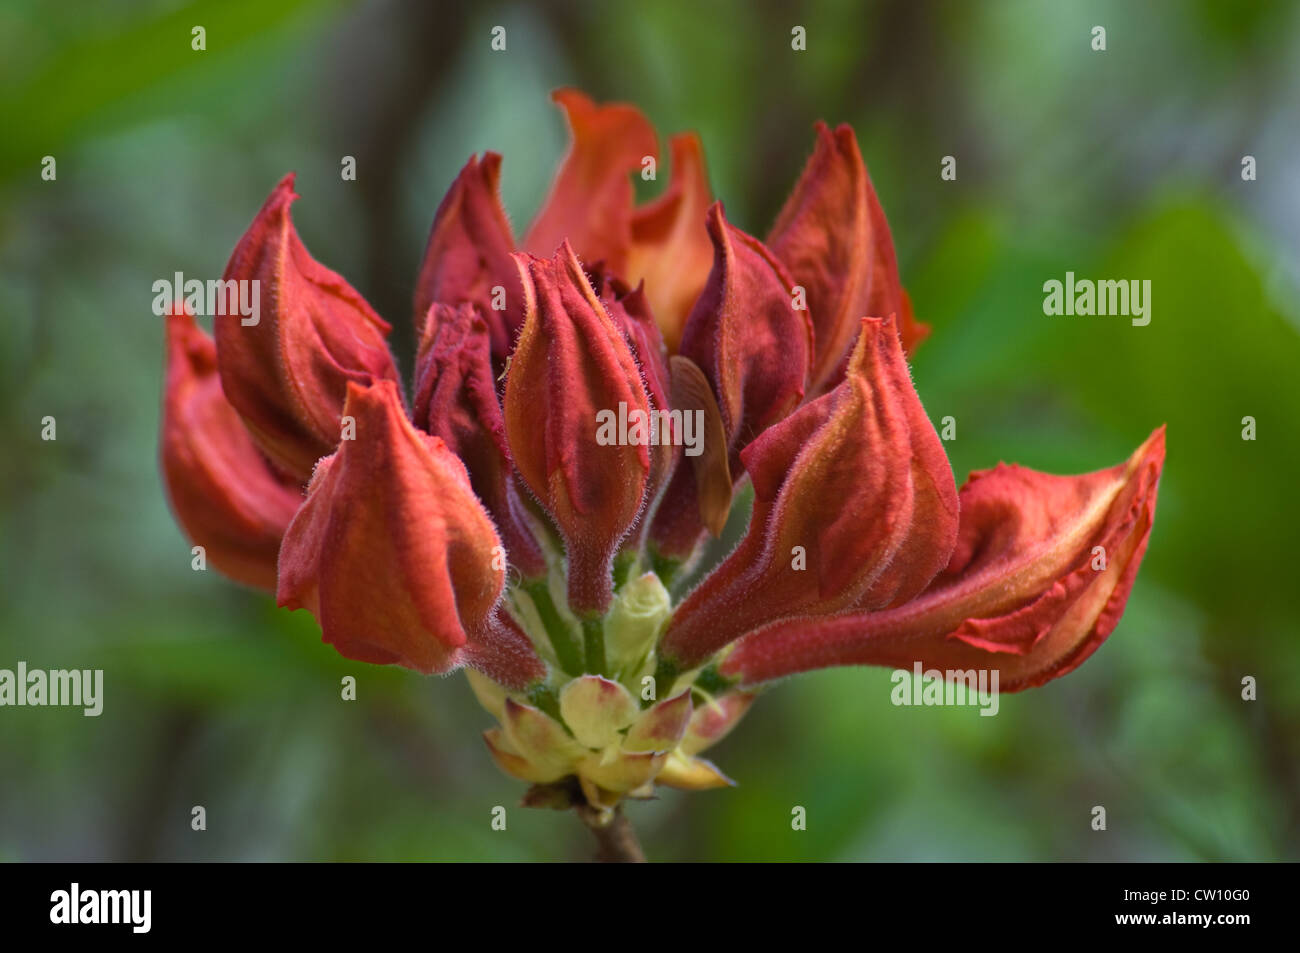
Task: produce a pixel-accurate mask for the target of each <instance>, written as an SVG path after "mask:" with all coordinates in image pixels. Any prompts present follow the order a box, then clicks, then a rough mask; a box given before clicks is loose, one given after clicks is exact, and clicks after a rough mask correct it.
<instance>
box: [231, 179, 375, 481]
mask: <svg viewBox="0 0 1300 953" xmlns="http://www.w3.org/2000/svg"><path fill="white" fill-rule="evenodd" d="M295 198H297V196H296V195H295V194H294V192H293V175H292V174H289V175H287V176H285V177H284V179H283V180H282V181H281V182H280V184H279V185H278V186H276V188H275V191H274V192H272V193H271V196H270V198H268V199H267V200H266V204H265V205H263V206H262V210H261V211H260V212H258V214H257V218H255V219H254V220H253V224H252V225H251V226H250V227H249V229H248V231H247V232H246V233H245V234H244V237H243V238H241V239H240V241H239V244H238V245H237V246H235V251H234V253H233V254H232V255H231V257H230V263H229V264H227V265H226V271H225V274H224V275H223V278H224V279H225V280H239V281H257V282H258V283H259V301H260V311H261V314H260V316H259V320H258V323H257V324H256V325H248V326H245V325H243V324H242V323H241V320H242V319H241V316H240V315H238V314H229V315H217V316H216V317H215V319H214V322H213V323H214V326H215V331H216V340H217V354H218V366H219V368H220V371H221V384H222V387H223V388H224V390H225V393H226V397H227V398H228V399H229V400H230V403H231V404H233V405H234V407H235V409H236V410H237V411H239V414H240V416H241V417H242V418H243V420H244V424H245V425H246V426H247V427H248V429H249V431H250V432H251V433H252V435H253V439H254V440H255V441H257V444H258V446H260V447H261V448H262V450H263V451H264V452H265V453H266V454H267V456H269V457H270V458H271V459H272V461H274V462H275V463H276V464H278V465H279V466H281V467H283V468H284V470H285V471H286V472H288V473H291V474H293V475H294V476H296V477H298V478H299V479H301V480H303V481H306V479H307V477H308V476H310V475H311V470H312V466H313V464H315V462H316V460H318V459H319V458H320V457H322V456H324V455H326V454H328V453H331V452H332V451H333V450H334V447H335V446H336V445H337V444H338V441H339V433H340V429H339V412H340V409H341V408H342V406H343V400H344V397H345V396H346V393H347V386H348V384H349V382H354V383H358V384H363V385H369V384H371V383H373V382H375V381H378V380H394V381H395V380H397V379H398V377H397V369H396V368H395V367H394V366H393V361H392V358H391V357H390V355H389V353H388V346H387V344H386V343H385V338H386V336H387V335H388V332H389V326H388V324H387V323H385V322H384V321H383V320H382V319H381V318H380V317H379V316H378V315H377V314H375V312H374V311H373V310H371V308H370V306H369V305H368V304H366V302H365V301H364V300H362V298H361V296H360V295H359V294H357V292H356V291H354V290H353V289H352V287H351V286H350V285H349V284H348V283H347V282H346V281H344V280H343V278H342V277H340V276H339V275H337V274H335V273H334V272H332V271H330V270H329V269H328V268H326V267H324V266H323V265H321V264H319V263H318V262H317V261H316V260H315V259H313V258H312V257H311V255H310V254H308V252H307V249H306V247H304V246H303V244H302V241H301V240H300V239H299V238H298V233H297V231H295V230H294V227H293V222H292V221H291V219H290V217H289V204H290V203H291V202H292V201H293V200H294V199H295ZM232 310H233V309H232Z"/></svg>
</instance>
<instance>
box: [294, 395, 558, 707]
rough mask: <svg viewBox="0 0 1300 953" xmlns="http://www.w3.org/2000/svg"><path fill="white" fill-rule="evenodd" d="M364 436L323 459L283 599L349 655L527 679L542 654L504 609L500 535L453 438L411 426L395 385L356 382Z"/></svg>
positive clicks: (509, 681) (300, 523)
mask: <svg viewBox="0 0 1300 953" xmlns="http://www.w3.org/2000/svg"><path fill="white" fill-rule="evenodd" d="M344 410H345V412H346V413H347V414H349V415H351V416H353V417H354V418H355V420H356V439H354V440H344V441H343V442H342V444H341V445H340V447H339V450H338V451H337V452H336V453H335V454H334V455H333V456H332V457H329V458H327V459H326V460H323V461H321V463H320V466H319V467H318V468H317V472H316V475H315V476H314V477H313V479H312V483H311V486H310V487H309V489H308V495H307V501H306V503H304V504H303V507H302V509H301V510H299V512H298V515H297V516H296V517H294V521H293V523H292V524H290V526H289V530H288V532H287V533H286V534H285V538H284V544H283V545H282V546H281V549H280V580H279V596H278V598H279V604H280V605H281V606H285V607H287V608H291V609H299V608H305V609H308V610H310V611H311V613H312V614H313V615H314V616H316V619H317V621H318V622H319V623H320V626H321V631H322V633H323V637H324V639H325V641H326V642H329V643H331V644H332V645H334V647H335V648H336V649H338V651H339V652H340V653H341V654H343V655H346V656H347V657H348V658H354V659H358V660H359V661H363V662H377V663H383V664H387V663H395V664H398V665H404V666H406V667H407V668H412V669H415V670H416V671H420V672H425V673H430V672H446V671H450V670H452V669H454V668H457V667H459V666H460V665H462V664H465V663H469V664H478V665H480V666H481V668H482V670H483V671H484V673H485V674H487V675H488V676H489V677H491V678H493V679H495V680H497V681H500V682H502V684H505V685H507V686H508V687H511V688H524V687H526V686H527V685H529V684H531V683H532V682H534V681H536V680H537V679H539V678H541V677H544V675H545V666H544V665H543V664H542V662H541V661H540V660H539V659H538V658H537V656H536V655H535V654H533V653H532V651H531V649H529V648H528V646H527V644H526V640H524V639H523V636H522V634H520V633H519V632H518V630H517V629H516V628H514V627H512V626H510V624H509V623H508V622H506V621H504V618H503V616H502V615H501V614H500V613H498V611H497V609H498V601H499V599H500V597H501V592H502V589H503V587H504V584H505V572H504V562H503V560H502V559H501V554H502V550H501V544H500V540H499V538H498V537H497V534H496V531H495V529H494V528H493V526H492V521H491V519H489V518H488V515H487V513H485V512H484V511H483V507H482V506H480V505H479V502H478V500H477V499H476V498H475V497H474V492H473V490H472V489H471V488H470V483H469V477H468V475H467V474H466V473H465V468H464V466H462V465H461V463H460V461H459V460H458V459H457V458H456V456H455V454H453V453H452V452H451V451H450V450H449V449H448V448H447V445H446V444H445V443H444V442H443V441H442V440H441V439H439V438H437V437H430V436H429V435H428V434H425V433H423V432H421V431H419V430H416V429H415V428H414V427H412V426H411V424H410V421H408V420H407V419H406V414H405V413H404V412H403V409H402V403H401V398H400V396H399V395H398V393H397V387H396V385H394V384H392V383H391V382H388V381H382V382H380V383H378V384H376V385H374V386H372V387H369V388H363V387H359V386H358V385H356V384H353V385H351V386H350V387H349V388H348V397H347V404H346V405H345V408H344Z"/></svg>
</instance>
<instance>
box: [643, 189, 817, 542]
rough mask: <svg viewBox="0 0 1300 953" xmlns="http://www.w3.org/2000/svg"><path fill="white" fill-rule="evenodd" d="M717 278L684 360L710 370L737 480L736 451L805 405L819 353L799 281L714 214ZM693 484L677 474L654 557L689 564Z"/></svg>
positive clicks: (656, 528)
mask: <svg viewBox="0 0 1300 953" xmlns="http://www.w3.org/2000/svg"><path fill="white" fill-rule="evenodd" d="M708 232H709V237H710V239H711V240H712V242H713V248H714V260H713V270H712V271H711V272H710V273H709V281H708V284H707V285H706V286H705V288H704V291H703V293H702V294H701V295H700V297H699V300H697V301H696V303H695V308H694V310H693V311H692V312H691V316H690V318H689V319H688V320H687V322H686V329H685V331H684V333H683V335H682V346H681V353H682V355H683V356H684V357H688V358H690V359H691V360H692V361H694V362H695V363H696V364H697V365H698V366H699V368H700V369H701V370H702V371H704V375H705V377H706V378H708V381H709V384H710V385H711V386H712V388H713V393H714V396H715V398H716V400H717V404H718V410H719V412H720V413H721V415H722V423H723V427H724V428H725V430H726V434H727V457H728V465H729V467H730V472H731V476H732V479H733V480H736V481H738V480H739V479H740V478H741V477H742V476H743V475H744V466H743V465H742V463H741V459H740V451H741V450H742V449H743V448H744V447H745V446H746V445H747V444H749V443H750V441H752V440H754V439H755V438H756V437H757V436H758V435H759V434H761V433H762V432H763V431H764V430H766V429H767V428H768V427H770V426H772V425H773V424H775V423H776V422H777V421H779V420H781V419H783V418H784V417H785V416H787V415H788V414H789V413H790V412H791V411H793V410H794V409H795V407H797V406H798V405H799V402H800V401H801V400H802V399H803V395H804V387H805V384H806V383H807V379H808V370H809V366H810V361H811V360H812V354H813V339H812V324H811V322H810V321H809V318H808V312H807V311H799V310H796V309H795V308H794V302H793V298H792V295H791V286H792V285H793V282H792V281H791V279H790V276H789V275H788V274H787V273H786V271H785V268H784V267H783V266H782V265H781V264H780V263H779V262H778V261H777V260H776V259H775V258H774V257H773V256H772V254H771V253H770V252H769V251H768V250H767V248H766V247H765V246H764V245H763V243H762V242H760V241H758V239H756V238H753V237H752V236H750V235H747V234H745V233H744V232H742V231H741V230H740V229H738V228H736V227H735V226H734V225H731V224H729V223H728V222H727V221H726V219H725V218H724V216H723V211H722V203H720V202H717V203H714V205H713V206H712V207H711V208H710V209H709V213H708ZM699 509H700V508H699V502H698V495H697V490H696V478H695V474H694V471H693V470H692V468H691V467H679V468H678V469H677V472H676V473H675V474H674V476H673V479H672V481H671V483H670V484H669V487H668V491H667V493H666V495H665V498H664V505H663V507H661V509H660V512H659V514H658V515H657V516H656V518H655V521H654V523H653V524H652V526H651V529H650V537H651V539H652V540H653V541H654V544H655V548H656V550H657V551H658V552H660V553H662V554H664V555H667V556H671V557H673V558H676V559H679V560H680V559H685V558H686V557H687V556H689V555H690V553H691V551H692V550H693V549H694V548H695V544H696V542H697V541H698V539H699V537H700V533H701V532H702V530H703V525H704V524H703V520H702V517H701V515H700V511H699Z"/></svg>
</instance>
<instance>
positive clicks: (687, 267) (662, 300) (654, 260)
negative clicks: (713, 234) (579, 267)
mask: <svg viewBox="0 0 1300 953" xmlns="http://www.w3.org/2000/svg"><path fill="white" fill-rule="evenodd" d="M670 146H671V148H672V158H673V167H672V179H671V180H670V181H669V183H668V189H667V191H665V192H664V194H663V195H662V196H660V197H659V198H658V199H656V200H655V201H653V202H651V203H649V204H648V205H644V206H642V207H641V208H639V209H637V210H636V212H635V213H634V215H633V217H632V250H631V252H630V254H629V255H628V265H627V268H628V277H629V280H630V281H632V282H633V283H636V282H637V281H640V280H642V279H644V280H645V284H646V294H647V295H648V297H649V299H650V303H651V305H653V308H654V314H655V317H656V318H657V319H658V321H659V327H660V329H661V330H662V331H663V336H664V342H665V343H666V344H667V345H668V350H669V351H670V352H674V353H675V352H676V351H677V348H678V346H679V345H680V343H681V338H682V329H683V328H684V327H685V325H686V319H687V317H688V316H689V315H690V313H691V309H692V308H693V307H694V305H695V301H696V299H697V298H699V296H700V292H701V291H703V290H704V285H705V283H706V282H707V281H708V279H709V270H710V269H711V268H712V267H713V243H712V242H711V241H710V240H709V233H708V231H707V229H706V228H705V215H706V214H707V212H708V210H709V205H710V204H711V202H712V193H711V192H710V191H709V176H708V173H707V172H706V171H705V167H704V147H703V145H702V144H701V143H700V137H699V136H697V135H695V133H683V134H682V135H678V136H674V137H673V138H672V140H671V142H670Z"/></svg>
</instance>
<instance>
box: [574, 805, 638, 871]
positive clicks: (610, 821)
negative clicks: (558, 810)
mask: <svg viewBox="0 0 1300 953" xmlns="http://www.w3.org/2000/svg"><path fill="white" fill-rule="evenodd" d="M576 810H577V812H578V817H579V819H581V821H582V823H584V824H586V825H587V829H588V830H590V831H591V833H592V834H593V835H595V838H596V858H595V859H596V862H597V863H603V864H644V863H645V854H644V853H642V851H641V842H640V841H639V840H637V836H636V831H635V830H633V828H632V822H631V821H629V820H628V819H627V815H626V814H624V813H623V808H621V807H617V808H615V809H614V810H612V811H608V810H606V811H602V810H598V809H596V808H593V807H590V806H588V805H586V804H582V805H579V806H578V807H577V808H576Z"/></svg>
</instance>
